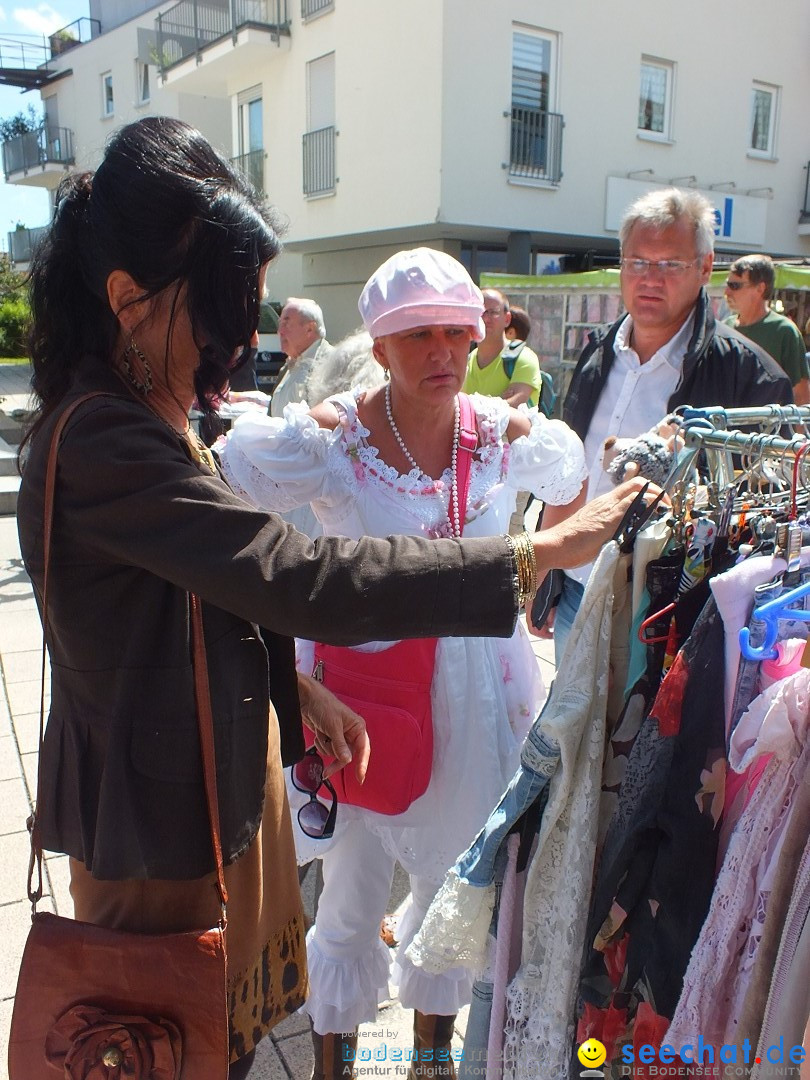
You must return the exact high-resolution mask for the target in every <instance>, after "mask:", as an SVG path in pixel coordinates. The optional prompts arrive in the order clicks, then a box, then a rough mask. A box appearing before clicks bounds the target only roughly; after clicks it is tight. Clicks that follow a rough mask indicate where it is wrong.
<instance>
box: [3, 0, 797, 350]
mask: <svg viewBox="0 0 810 1080" xmlns="http://www.w3.org/2000/svg"><path fill="white" fill-rule="evenodd" d="M90 15H91V32H90V34H88V35H84V39H83V40H77V41H76V42H75V44H72V45H69V47H68V48H66V49H63V51H58V52H57V53H56V54H55V55H53V56H52V57H51V58H49V59H48V62H47V64H46V65H45V66H44V67H43V68H42V69H41V71H42V75H41V80H42V81H41V85H40V86H39V91H40V93H41V96H42V99H43V104H44V109H45V115H46V125H45V130H44V131H43V132H42V133H41V134H40V136H39V143H38V147H37V153H38V155H39V158H38V159H37V161H36V163H35V164H34V166H33V167H29V166H27V165H20V160H21V159H20V155H19V149H20V148H19V147H14V146H9V144H6V145H5V146H4V163H5V169H6V175H7V179H8V180H9V181H11V182H14V183H39V184H43V185H44V186H46V187H48V188H51V189H53V188H54V187H55V185H56V184H57V183H58V180H59V177H60V176H61V175H62V172H63V171H64V169H65V168H85V167H92V166H93V165H94V164H96V163H97V161H98V159H99V156H100V154H101V151H102V148H103V144H104V140H105V138H106V136H107V134H108V133H109V132H110V131H111V130H112V129H114V128H115V127H116V126H118V125H119V124H121V123H123V122H125V121H128V120H130V119H132V118H133V117H136V116H138V115H143V114H146V113H153V112H159V113H169V114H174V115H177V116H180V117H182V118H183V119H186V120H189V121H190V122H191V123H193V124H196V125H197V126H198V127H200V129H201V130H202V131H203V132H204V133H205V134H206V135H207V136H208V137H209V138H210V139H211V140H212V141H213V142H214V143H215V144H216V145H217V146H219V147H220V148H221V149H222V150H224V152H225V153H226V154H227V155H228V156H229V157H231V158H234V159H236V160H237V161H238V163H239V164H240V166H241V167H242V168H244V169H245V171H246V172H248V174H249V175H250V176H251V178H252V179H253V180H254V182H255V183H256V184H257V185H258V186H259V187H261V188H262V189H263V190H264V191H265V192H266V193H267V195H268V197H269V198H270V199H271V200H272V202H273V203H274V204H276V205H277V206H278V207H279V208H280V209H281V211H282V212H283V214H284V215H285V217H286V218H287V221H288V229H287V235H286V251H285V254H284V256H283V257H282V259H281V260H280V262H279V264H278V266H277V267H276V268H275V269H274V270H273V272H272V274H271V275H270V279H269V289H270V292H271V294H272V295H273V296H274V297H276V298H278V299H282V298H283V297H284V296H286V295H288V294H291V293H294V294H303V295H312V296H314V297H316V298H317V299H318V300H319V302H320V303H321V304H322V306H323V307H324V311H325V313H326V317H327V325H328V327H329V332H330V336H331V337H332V338H333V339H334V338H337V337H338V336H340V335H341V334H343V333H344V332H346V331H348V330H350V329H351V328H353V326H354V325H355V324H356V323H357V321H358V319H357V313H356V300H357V295H358V293H359V290H360V288H361V287H362V284H363V282H364V281H365V280H366V278H367V276H368V275H369V273H370V272H371V271H372V270H373V269H374V268H375V267H376V266H377V265H378V264H379V263H380V262H381V261H382V260H383V259H384V258H386V257H387V256H388V255H389V254H390V253H391V252H393V251H394V250H396V249H398V248H400V247H403V246H413V245H417V244H429V245H432V246H436V247H440V248H443V249H445V250H447V251H450V252H451V253H452V254H454V255H456V256H457V257H459V258H461V259H462V260H463V261H464V262H465V263H466V264H467V266H468V267H469V269H470V270H471V272H472V273H473V274H474V275H476V276H477V275H479V274H481V273H484V272H493V271H494V272H498V271H508V272H512V273H535V272H538V271H542V270H543V269H544V268H549V269H552V270H554V269H557V268H560V267H562V268H564V269H577V268H589V267H592V266H598V265H604V264H605V263H607V262H609V261H611V260H615V258H616V255H617V250H618V242H617V228H618V222H619V219H620V217H621V213H622V211H623V209H624V207H625V206H626V205H627V204H628V203H629V202H630V201H631V200H632V199H633V198H634V197H635V196H636V195H637V194H640V193H641V192H643V191H645V190H647V189H649V188H650V187H652V186H655V185H658V184H669V183H675V184H678V185H680V186H691V187H695V188H698V189H700V190H701V191H703V192H704V193H705V194H706V195H707V196H708V197H709V198H711V199H712V201H713V202H714V205H715V207H716V209H717V222H718V224H717V249H718V252H719V253H720V254H721V255H722V256H727V257H733V256H734V255H735V254H739V253H741V252H745V251H764V252H768V253H771V254H773V255H778V256H787V257H797V258H804V257H810V204H809V203H808V159H810V134H809V133H808V128H807V123H806V103H807V101H809V100H810V65H808V63H807V44H808V41H810V5H808V4H807V2H806V0H780V3H779V5H778V6H776V7H774V6H773V5H771V6H768V5H763V4H760V3H755V2H754V0H738V3H737V4H736V5H735V6H734V7H733V8H729V7H728V6H727V5H721V4H706V3H705V2H704V0H682V2H681V3H680V4H679V5H678V6H677V8H675V9H673V8H672V6H671V5H669V4H666V5H665V4H664V3H663V0H652V2H650V3H649V4H645V5H639V4H637V3H634V2H633V0H614V3H612V4H606V3H604V2H603V0H578V2H574V3H572V2H571V0H544V2H543V3H540V2H539V0H498V2H497V3H492V2H491V0H179V2H178V3H174V4H162V5H160V6H152V7H149V6H148V5H147V4H146V3H144V2H143V0H140V2H138V0H91V7H90ZM777 15H778V20H777V18H776V16H777ZM21 138H23V139H25V138H28V137H27V136H23V137H21ZM15 151H16V152H17V157H15V156H14V154H15ZM15 166H16V167H15Z"/></svg>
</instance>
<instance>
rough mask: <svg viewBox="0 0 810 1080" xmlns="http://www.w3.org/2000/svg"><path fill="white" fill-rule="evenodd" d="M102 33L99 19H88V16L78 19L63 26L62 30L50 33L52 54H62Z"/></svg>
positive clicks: (49, 42) (49, 40)
mask: <svg viewBox="0 0 810 1080" xmlns="http://www.w3.org/2000/svg"><path fill="white" fill-rule="evenodd" d="M100 33H101V23H100V22H99V21H98V19H88V18H87V17H86V16H83V17H82V18H81V19H76V20H74V21H73V22H72V23H68V25H67V26H63V27H62V29H61V30H57V31H56V32H55V33H53V34H49V35H48V44H49V46H50V50H51V56H52V57H53V56H61V54H62V53H64V52H67V51H68V49H75V48H76V46H77V45H84V44H85V42H88V41H92V40H93V38H97V37H98V36H99V34H100Z"/></svg>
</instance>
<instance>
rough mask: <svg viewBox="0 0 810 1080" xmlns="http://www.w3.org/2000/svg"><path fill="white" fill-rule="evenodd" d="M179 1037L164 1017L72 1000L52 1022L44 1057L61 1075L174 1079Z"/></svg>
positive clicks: (92, 1079) (88, 1079)
mask: <svg viewBox="0 0 810 1080" xmlns="http://www.w3.org/2000/svg"><path fill="white" fill-rule="evenodd" d="M182 1049H183V1040H182V1036H181V1035H180V1031H179V1030H178V1028H177V1027H176V1026H175V1025H174V1024H173V1023H172V1022H171V1021H170V1020H163V1019H156V1020H154V1021H153V1020H147V1019H146V1018H145V1017H143V1016H113V1015H111V1014H110V1013H106V1012H104V1010H103V1009H98V1008H96V1007H95V1006H93V1005H76V1006H74V1007H73V1008H72V1009H68V1011H67V1012H66V1013H63V1014H62V1016H60V1017H59V1019H58V1020H57V1021H56V1023H55V1024H54V1025H53V1027H52V1028H51V1030H50V1031H49V1032H48V1037H47V1039H46V1040H45V1056H46V1058H47V1060H48V1063H49V1064H50V1065H53V1066H55V1067H56V1068H57V1069H58V1070H59V1071H60V1073H62V1074H63V1076H64V1077H65V1080H124V1078H126V1080H178V1078H179V1076H180V1062H181V1058H182Z"/></svg>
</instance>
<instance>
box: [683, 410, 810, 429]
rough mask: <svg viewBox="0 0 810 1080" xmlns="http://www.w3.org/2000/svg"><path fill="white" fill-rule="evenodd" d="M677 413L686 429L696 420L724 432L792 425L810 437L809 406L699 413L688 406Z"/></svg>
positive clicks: (704, 411) (705, 411) (700, 411)
mask: <svg viewBox="0 0 810 1080" xmlns="http://www.w3.org/2000/svg"><path fill="white" fill-rule="evenodd" d="M676 413H677V415H678V416H679V417H680V418H681V420H682V421H683V422H684V424H685V425H689V424H690V423H691V422H692V421H695V420H706V421H708V422H709V423H710V424H711V425H712V426H713V427H715V428H717V429H719V430H724V431H727V430H730V429H734V428H740V427H750V426H751V425H754V424H755V425H757V426H758V427H760V428H763V429H764V428H766V427H768V426H770V427H771V428H774V427H783V426H785V425H788V426H794V425H795V426H798V427H802V428H804V429H805V431H806V432H807V433H808V435H810V405H757V406H752V407H751V408H747V409H746V408H741V409H724V408H723V407H722V406H721V405H709V406H707V407H705V408H701V409H693V408H691V407H690V406H687V407H685V408H682V409H677V410H676Z"/></svg>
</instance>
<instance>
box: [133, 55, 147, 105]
mask: <svg viewBox="0 0 810 1080" xmlns="http://www.w3.org/2000/svg"><path fill="white" fill-rule="evenodd" d="M148 100H149V65H148V64H144V63H143V61H142V60H136V61H135V101H136V102H137V103H138V105H145V104H146V103H147V101H148Z"/></svg>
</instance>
